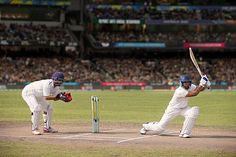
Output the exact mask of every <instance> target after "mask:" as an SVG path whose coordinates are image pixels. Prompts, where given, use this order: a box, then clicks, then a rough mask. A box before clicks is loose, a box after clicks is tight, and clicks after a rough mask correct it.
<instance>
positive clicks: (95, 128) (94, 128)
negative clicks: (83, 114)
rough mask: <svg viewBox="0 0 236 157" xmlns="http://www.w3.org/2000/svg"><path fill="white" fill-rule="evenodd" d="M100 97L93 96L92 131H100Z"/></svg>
mask: <svg viewBox="0 0 236 157" xmlns="http://www.w3.org/2000/svg"><path fill="white" fill-rule="evenodd" d="M98 102H99V98H98V97H97V96H91V106H92V132H93V133H99V108H98Z"/></svg>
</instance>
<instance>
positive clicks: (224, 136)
mask: <svg viewBox="0 0 236 157" xmlns="http://www.w3.org/2000/svg"><path fill="white" fill-rule="evenodd" d="M193 138H218V139H221V138H222V139H224V138H226V139H231V138H232V139H236V136H234V135H195V136H193Z"/></svg>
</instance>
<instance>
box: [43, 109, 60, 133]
mask: <svg viewBox="0 0 236 157" xmlns="http://www.w3.org/2000/svg"><path fill="white" fill-rule="evenodd" d="M52 113H53V107H52V105H48V106H47V109H46V111H44V112H43V122H44V127H43V131H44V132H45V133H56V132H58V131H57V130H55V129H53V128H52V127H51V124H52Z"/></svg>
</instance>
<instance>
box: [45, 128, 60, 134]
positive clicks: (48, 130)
mask: <svg viewBox="0 0 236 157" xmlns="http://www.w3.org/2000/svg"><path fill="white" fill-rule="evenodd" d="M43 132H44V133H57V132H58V131H57V130H55V129H53V128H51V127H49V128H43Z"/></svg>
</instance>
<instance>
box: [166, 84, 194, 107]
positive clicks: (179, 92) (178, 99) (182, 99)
mask: <svg viewBox="0 0 236 157" xmlns="http://www.w3.org/2000/svg"><path fill="white" fill-rule="evenodd" d="M195 88H196V85H194V84H191V86H190V87H189V89H188V90H187V89H185V88H184V87H182V86H179V87H178V88H177V89H176V90H175V93H174V95H173V97H172V99H171V100H170V102H169V106H171V107H174V108H185V107H187V106H188V97H186V95H187V94H188V92H189V91H192V90H194V89H195Z"/></svg>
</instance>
